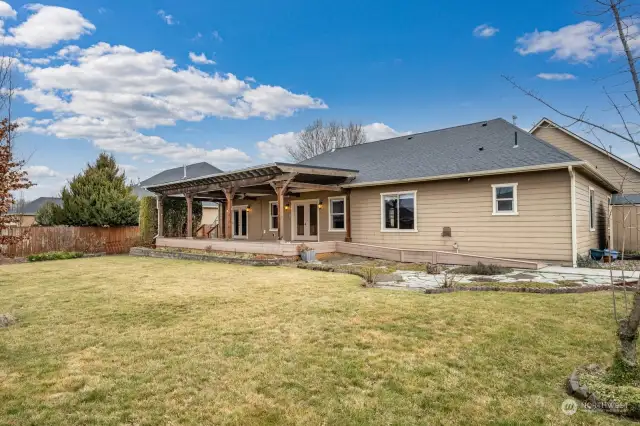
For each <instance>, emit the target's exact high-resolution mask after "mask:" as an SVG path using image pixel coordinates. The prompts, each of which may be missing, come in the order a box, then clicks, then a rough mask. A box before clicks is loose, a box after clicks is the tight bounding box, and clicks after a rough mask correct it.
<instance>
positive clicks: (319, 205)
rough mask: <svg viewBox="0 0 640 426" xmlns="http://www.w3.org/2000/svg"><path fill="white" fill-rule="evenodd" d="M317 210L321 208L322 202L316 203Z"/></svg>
mask: <svg viewBox="0 0 640 426" xmlns="http://www.w3.org/2000/svg"><path fill="white" fill-rule="evenodd" d="M318 208H319V209H321V208H322V201H319V202H318Z"/></svg>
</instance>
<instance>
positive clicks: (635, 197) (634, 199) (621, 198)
mask: <svg viewBox="0 0 640 426" xmlns="http://www.w3.org/2000/svg"><path fill="white" fill-rule="evenodd" d="M611 204H612V205H614V206H622V205H626V204H640V194H613V196H612V197H611Z"/></svg>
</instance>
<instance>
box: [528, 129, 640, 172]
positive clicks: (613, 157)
mask: <svg viewBox="0 0 640 426" xmlns="http://www.w3.org/2000/svg"><path fill="white" fill-rule="evenodd" d="M541 127H554V128H556V129H558V130H560V131H562V132H564V133H566V134H567V135H569V136H571V137H573V138H575V139H576V140H578V141H580V142H582V143H584V144H585V145H587V146H589V147H591V148H593V149H595V150H597V151H600V152H601V153H603V154H605V155H606V156H608V157H610V158H612V159H614V160H616V161H617V162H619V163H621V164H622V165H624V166H625V167H630V168H632V169H633V170H635V171H636V172H638V173H640V168H638V167H637V166H634V165H633V164H631V163H629V162H628V161H625V160H623V159H622V158H620V157H618V156H617V155H615V154H614V153H612V152H609V151H607V150H606V149H604V148H603V147H601V146H598V145H596V144H594V143H593V142H591V141H588V140H587V139H585V138H583V137H582V136H579V135H577V134H575V133H573V132H572V131H571V130H569V129H567V128H565V127H562V126H561V125H559V124H557V123H554V122H553V121H551V120H550V119H548V118H546V117H543V118H542V120H540V121H539V122H538V123H537V124H536V125H535V126H533V128H532V129H531V130H530V133H533V132H535V131H536V130H538V129H539V128H541Z"/></svg>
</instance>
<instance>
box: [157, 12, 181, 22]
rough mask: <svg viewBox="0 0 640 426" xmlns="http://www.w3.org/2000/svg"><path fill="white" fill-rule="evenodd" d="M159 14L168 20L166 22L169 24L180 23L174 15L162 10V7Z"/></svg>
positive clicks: (164, 19)
mask: <svg viewBox="0 0 640 426" xmlns="http://www.w3.org/2000/svg"><path fill="white" fill-rule="evenodd" d="M158 16H159V17H161V18H162V20H163V21H164V22H166V23H167V25H175V24H177V23H178V21H176V20H175V19H174V18H173V15H169V14H167V12H165V11H164V10H162V9H160V10H159V11H158Z"/></svg>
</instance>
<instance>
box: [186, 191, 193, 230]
mask: <svg viewBox="0 0 640 426" xmlns="http://www.w3.org/2000/svg"><path fill="white" fill-rule="evenodd" d="M184 197H185V198H186V200H187V238H189V239H192V238H193V194H188V193H187V194H184Z"/></svg>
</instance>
